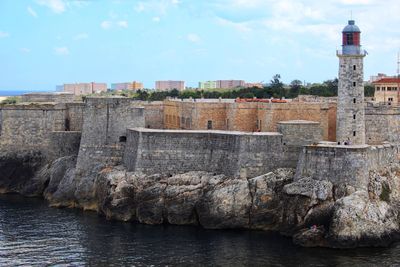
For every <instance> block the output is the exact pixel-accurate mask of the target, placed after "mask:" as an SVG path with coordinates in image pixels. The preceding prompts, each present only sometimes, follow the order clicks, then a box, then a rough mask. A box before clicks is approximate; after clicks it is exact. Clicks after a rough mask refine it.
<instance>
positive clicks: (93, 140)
mask: <svg viewBox="0 0 400 267" xmlns="http://www.w3.org/2000/svg"><path fill="white" fill-rule="evenodd" d="M144 126H145V123H144V109H143V108H140V107H137V106H135V105H134V102H133V101H132V99H129V98H121V97H112V98H102V97H88V98H86V101H85V108H84V122H83V129H82V139H81V144H80V149H79V154H78V163H77V169H78V170H82V171H83V170H88V169H90V167H91V166H93V165H95V164H105V165H116V164H119V163H121V160H122V156H123V153H124V149H125V143H126V129H127V128H130V127H144Z"/></svg>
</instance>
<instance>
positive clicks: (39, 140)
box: [0, 103, 83, 159]
mask: <svg viewBox="0 0 400 267" xmlns="http://www.w3.org/2000/svg"><path fill="white" fill-rule="evenodd" d="M82 109H83V103H61V104H60V103H21V104H15V105H2V106H0V110H1V111H0V122H1V123H0V148H1V151H2V153H8V152H15V153H31V152H40V154H41V155H42V156H43V157H45V158H47V159H54V157H58V156H60V155H65V154H63V153H67V151H70V152H68V153H67V154H76V153H77V151H78V148H79V140H80V131H81V126H80V125H81V124H82ZM68 125H69V129H68ZM71 126H72V127H71ZM59 131H65V133H64V134H63V135H60V134H54V132H59ZM68 135H69V136H68ZM63 139H65V140H63ZM60 144H63V146H60ZM65 147H71V148H70V149H67V150H66V149H65Z"/></svg>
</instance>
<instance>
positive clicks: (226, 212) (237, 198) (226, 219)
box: [196, 176, 251, 229]
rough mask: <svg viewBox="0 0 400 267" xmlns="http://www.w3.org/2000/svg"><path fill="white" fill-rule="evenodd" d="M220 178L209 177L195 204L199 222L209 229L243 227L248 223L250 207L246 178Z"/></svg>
mask: <svg viewBox="0 0 400 267" xmlns="http://www.w3.org/2000/svg"><path fill="white" fill-rule="evenodd" d="M221 178H224V177H221V176H220V177H218V176H214V177H212V178H211V179H210V181H209V185H208V189H207V191H206V192H205V193H204V195H203V196H202V198H201V199H200V201H199V203H198V204H197V206H196V210H197V214H198V216H199V221H200V224H201V225H202V226H203V227H205V228H209V229H222V228H244V227H246V226H247V225H248V224H249V213H250V207H251V195H250V190H249V186H248V183H247V180H246V179H229V178H227V179H221ZM221 180H222V181H221Z"/></svg>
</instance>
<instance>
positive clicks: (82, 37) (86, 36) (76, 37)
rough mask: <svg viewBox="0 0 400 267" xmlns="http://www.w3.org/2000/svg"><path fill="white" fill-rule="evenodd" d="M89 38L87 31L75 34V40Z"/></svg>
mask: <svg viewBox="0 0 400 267" xmlns="http://www.w3.org/2000/svg"><path fill="white" fill-rule="evenodd" d="M88 38H89V35H88V34H87V33H79V34H77V35H75V36H74V40H84V39H88Z"/></svg>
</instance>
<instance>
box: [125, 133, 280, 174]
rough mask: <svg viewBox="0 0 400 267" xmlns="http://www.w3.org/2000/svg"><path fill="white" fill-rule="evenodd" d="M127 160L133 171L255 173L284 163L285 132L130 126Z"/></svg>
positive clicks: (260, 172) (126, 162)
mask: <svg viewBox="0 0 400 267" xmlns="http://www.w3.org/2000/svg"><path fill="white" fill-rule="evenodd" d="M127 137H128V143H127V147H126V154H125V157H124V163H125V165H126V167H127V168H128V170H129V171H139V172H143V173H147V174H151V173H171V174H175V173H183V172H188V171H208V172H214V173H223V174H226V175H230V176H235V177H238V176H240V177H254V176H257V175H261V174H263V173H266V172H269V171H271V170H273V169H275V168H277V167H278V166H280V164H281V163H282V156H283V151H282V149H283V146H282V135H281V134H279V133H243V132H226V131H174V130H152V129H143V128H137V129H129V130H128V136H127Z"/></svg>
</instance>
